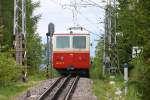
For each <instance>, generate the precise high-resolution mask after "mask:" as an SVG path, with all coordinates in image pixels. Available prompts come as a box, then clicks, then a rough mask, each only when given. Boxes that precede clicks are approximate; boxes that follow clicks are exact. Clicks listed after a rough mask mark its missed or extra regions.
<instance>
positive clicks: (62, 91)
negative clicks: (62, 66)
mask: <svg viewBox="0 0 150 100" xmlns="http://www.w3.org/2000/svg"><path fill="white" fill-rule="evenodd" d="M78 80H79V76H76V77H71V75H68V76H67V77H64V76H63V77H60V78H58V79H57V80H56V81H55V82H53V83H52V85H51V86H50V87H49V88H48V89H47V90H46V91H45V92H44V93H43V94H42V95H41V96H40V97H39V98H38V100H70V99H71V97H72V94H73V92H74V90H75V88H76V85H77V83H78Z"/></svg>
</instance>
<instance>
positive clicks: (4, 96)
mask: <svg viewBox="0 0 150 100" xmlns="http://www.w3.org/2000/svg"><path fill="white" fill-rule="evenodd" d="M44 79H45V77H44V75H43V73H42V72H39V73H37V74H36V75H32V76H31V77H30V78H29V80H28V82H27V83H20V82H16V83H12V84H10V85H8V86H7V87H0V100H16V99H15V98H14V97H16V95H18V94H20V93H22V92H23V91H26V90H28V89H29V88H30V87H33V86H35V85H38V84H39V82H40V81H41V80H44Z"/></svg>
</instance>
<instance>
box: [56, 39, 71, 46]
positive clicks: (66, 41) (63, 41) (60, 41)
mask: <svg viewBox="0 0 150 100" xmlns="http://www.w3.org/2000/svg"><path fill="white" fill-rule="evenodd" d="M56 48H70V37H69V36H57V37H56Z"/></svg>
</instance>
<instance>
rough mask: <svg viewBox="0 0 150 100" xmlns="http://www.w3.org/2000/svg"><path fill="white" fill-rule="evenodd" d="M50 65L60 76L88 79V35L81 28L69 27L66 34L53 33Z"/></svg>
mask: <svg viewBox="0 0 150 100" xmlns="http://www.w3.org/2000/svg"><path fill="white" fill-rule="evenodd" d="M52 44H53V49H52V65H53V68H54V69H56V70H57V71H58V72H59V73H60V74H63V75H64V74H78V75H83V76H88V77H89V68H90V66H91V63H90V34H89V32H88V31H87V30H85V29H84V28H83V27H71V28H69V30H68V31H66V32H54V33H53V37H52Z"/></svg>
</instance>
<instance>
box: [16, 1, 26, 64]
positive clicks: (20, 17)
mask: <svg viewBox="0 0 150 100" xmlns="http://www.w3.org/2000/svg"><path fill="white" fill-rule="evenodd" d="M13 34H14V36H15V41H14V47H15V54H16V62H17V63H18V64H21V65H24V64H25V60H26V52H25V35H26V0H14V30H13Z"/></svg>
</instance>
